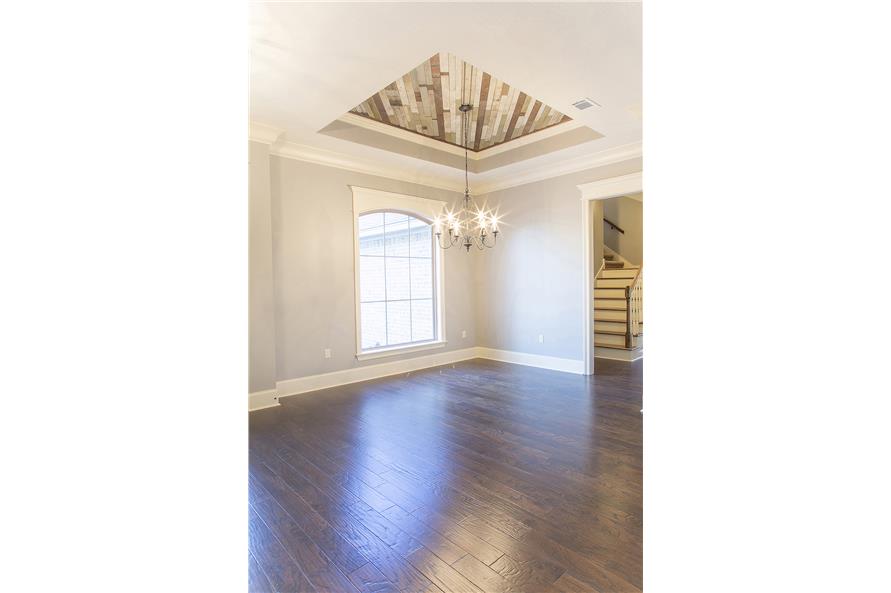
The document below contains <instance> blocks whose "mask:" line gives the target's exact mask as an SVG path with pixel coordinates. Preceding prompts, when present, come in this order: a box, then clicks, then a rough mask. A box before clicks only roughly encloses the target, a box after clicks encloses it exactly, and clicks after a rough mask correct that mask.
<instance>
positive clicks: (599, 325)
mask: <svg viewBox="0 0 891 593" xmlns="http://www.w3.org/2000/svg"><path fill="white" fill-rule="evenodd" d="M625 323H626V322H625V320H624V319H608V320H603V319H595V320H594V333H597V332H599V331H601V330H603V331H616V332H622V333H625Z"/></svg>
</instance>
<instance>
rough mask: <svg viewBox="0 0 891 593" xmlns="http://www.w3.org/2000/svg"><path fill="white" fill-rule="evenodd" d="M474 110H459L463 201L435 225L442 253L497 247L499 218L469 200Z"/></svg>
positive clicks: (468, 106)
mask: <svg viewBox="0 0 891 593" xmlns="http://www.w3.org/2000/svg"><path fill="white" fill-rule="evenodd" d="M462 80H463V77H462ZM462 94H463V91H462ZM471 109H473V105H470V104H468V103H463V104H462V105H461V106H460V107H459V108H458V110H459V111H461V113H462V114H463V118H464V122H463V123H464V136H463V138H462V140H463V142H462V144H463V145H464V201H463V203H462V204H461V207H460V208H455V209H448V210H446V211H445V212H443V214H442V215H441V216H439V217H437V218H436V220H434V221H433V226H434V232H435V234H436V242H437V243H438V244H439V246H440V247H441V248H442V249H448V248H449V247H452V246H453V245H457V244H459V243H460V244H461V245H462V246H463V247H464V248H465V249H466V250H467V251H470V248H471V247H476V248H477V249H479V250H480V251H482V250H483V249H486V248H489V249H491V248H492V247H495V244H496V243H497V242H498V216H497V215H496V214H495V213H493V212H491V211H488V210H485V209H483V208H480V207H479V206H477V205H476V203H475V202H474V201H473V198H471V197H470V184H469V182H468V176H467V136H468V127H467V126H468V124H469V121H468V118H467V114H468V112H469V111H470V110H471ZM443 227H445V229H446V231H447V232H448V235H447V236H443ZM490 237H491V240H490Z"/></svg>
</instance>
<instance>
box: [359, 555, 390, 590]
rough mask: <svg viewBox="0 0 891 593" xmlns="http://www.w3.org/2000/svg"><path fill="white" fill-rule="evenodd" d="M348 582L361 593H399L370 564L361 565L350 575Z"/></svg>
mask: <svg viewBox="0 0 891 593" xmlns="http://www.w3.org/2000/svg"><path fill="white" fill-rule="evenodd" d="M350 580H351V581H352V582H353V585H355V586H356V588H357V589H359V591H361V592H362V593H399V589H397V588H396V587H395V586H394V585H393V583H391V582H390V581H388V580H387V578H386V577H385V576H384V575H383V574H382V573H381V571H379V570H378V569H377V567H375V566H374V564H372V563H371V562H368V563H366V564H363V565H362V566H360V567H359V568H357V569H356V570H354V571H353V572H351V573H350Z"/></svg>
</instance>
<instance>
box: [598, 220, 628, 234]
mask: <svg viewBox="0 0 891 593" xmlns="http://www.w3.org/2000/svg"><path fill="white" fill-rule="evenodd" d="M603 222H605V223H606V224H608V225H609V226H611V227H613V228H614V229H616V230H617V231H619V232H620V233H622V234H623V235H624V234H625V231H624V230H622V228H621V227H620V226H619V225H617V224H616V223H614V222H613V221H611V220H609V219H608V218H604V219H603Z"/></svg>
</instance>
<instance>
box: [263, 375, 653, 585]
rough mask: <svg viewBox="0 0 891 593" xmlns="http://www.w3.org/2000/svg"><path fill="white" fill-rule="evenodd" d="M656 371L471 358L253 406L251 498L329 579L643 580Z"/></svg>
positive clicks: (297, 554)
mask: <svg viewBox="0 0 891 593" xmlns="http://www.w3.org/2000/svg"><path fill="white" fill-rule="evenodd" d="M641 377H642V362H641V361H637V362H634V363H625V362H618V361H600V360H598V362H597V365H596V374H595V375H594V376H592V377H583V376H579V375H573V374H568V373H560V372H556V371H548V370H543V369H537V368H533V367H523V366H519V365H511V364H507V363H500V362H495V361H484V360H472V361H465V362H461V363H456V364H453V365H447V366H444V367H438V368H433V369H425V370H421V371H415V372H412V373H410V374H407V375H401V376H400V375H397V376H392V377H386V378H382V379H376V380H373V381H366V382H362V383H354V384H349V385H343V386H339V387H335V388H331V389H326V390H321V391H318V392H314V393H311V394H302V395H300V396H294V397H289V398H282V399H281V400H280V401H281V404H282V405H281V406H279V407H276V408H269V409H266V410H261V411H257V412H253V413H251V414H250V437H249V451H250V453H249V459H250V477H249V484H248V485H249V502H250V504H251V505H252V507H254V508H255V509H258V510H259V511H260V515H258V516H260V517H261V522H263V520H264V519H265V520H266V522H265V523H263V525H267V526H269V525H271V526H272V527H273V528H272V539H271V540H270V541H273V542H275V543H276V544H277V545H278V546H279V548H280V549H281V550H285V551H286V552H288V553H287V554H286V556H287V557H288V558H291V559H292V564H295V566H297V567H298V569H302V572H300V574H302V575H304V576H305V577H310V578H308V579H307V580H306V582H305V585H311V584H316V585H317V586H316V588H317V589H318V588H319V587H320V586H321V587H323V588H326V589H331V588H337V587H339V588H346V590H350V589H349V588H350V587H352V588H355V589H357V590H358V591H362V592H366V591H367V592H370V591H385V592H387V593H393V592H394V591H400V592H405V593H407V592H409V591H410V592H411V593H421V592H425V591H427V590H429V591H431V592H432V593H446V592H448V591H470V592H472V593H479V592H480V591H486V592H488V591H493V592H495V593H505V592H508V591H511V592H528V593H558V592H562V593H578V592H581V591H594V592H596V593H606V592H610V593H639V592H640V589H641V584H642V546H641V540H642V534H643V529H642V512H641V508H642V466H643V463H642V460H643V446H642V421H641V416H640V408H641V406H642V398H641V391H642V380H641ZM254 531H255V532H256V531H257V529H255V530H254ZM301 533H302V536H301V535H300V534H301ZM254 535H255V537H254V538H253V543H252V548H251V552H252V553H253V552H254V551H255V549H256V550H257V554H255V555H254V561H255V562H254V565H253V566H252V567H251V570H252V571H253V572H252V574H253V576H251V579H252V580H253V582H259V583H260V585H258V586H260V587H262V586H263V585H262V583H263V581H262V578H261V575H262V576H263V577H267V578H268V581H269V585H271V586H273V587H276V586H277V584H276V582H275V579H276V578H278V579H279V580H281V579H284V578H286V576H287V575H277V576H273V575H271V574H269V573H268V572H266V567H265V564H264V562H269V561H270V559H274V558H276V557H277V556H276V553H277V552H279V551H280V550H277V549H276V548H275V546H274V545H272V544H267V547H266V548H258V545H259V543H260V542H262V541H264V540H263V539H262V538H260V539H259V540H258V538H257V537H256V533H255V534H254ZM276 535H278V536H279V537H278V538H276V537H275V536H276ZM260 552H262V553H263V554H264V555H262V556H261V555H259V554H260ZM326 560H327V563H326ZM258 569H259V570H258ZM326 570H327V571H329V573H326V572H325V571H326ZM330 571H334V572H333V573H330ZM313 574H320V575H325V574H334V575H335V576H333V577H330V578H329V579H328V580H325V579H324V578H319V577H317V578H316V580H315V581H314V580H313V579H312V578H311V575H313ZM293 578H294V579H295V580H296V579H297V577H293ZM316 581H318V582H316ZM295 586H302V584H301V583H297V584H296V585H295Z"/></svg>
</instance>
